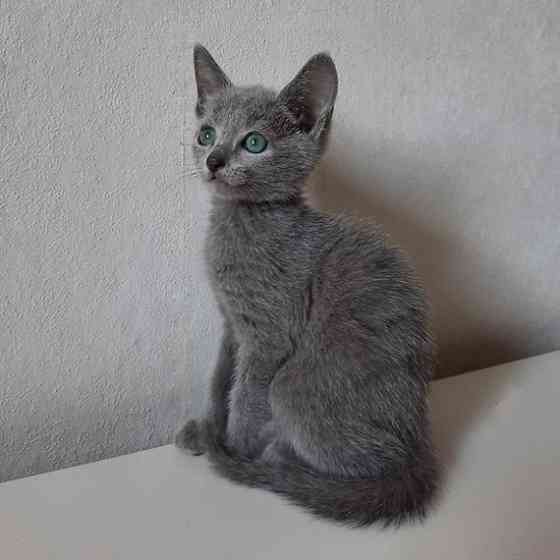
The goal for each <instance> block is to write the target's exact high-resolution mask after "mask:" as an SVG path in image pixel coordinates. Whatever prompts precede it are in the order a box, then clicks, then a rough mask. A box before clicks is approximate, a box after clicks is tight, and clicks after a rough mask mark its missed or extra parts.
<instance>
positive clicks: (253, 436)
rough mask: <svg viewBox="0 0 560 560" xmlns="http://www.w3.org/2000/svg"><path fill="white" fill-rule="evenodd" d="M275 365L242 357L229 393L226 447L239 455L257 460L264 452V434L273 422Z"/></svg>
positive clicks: (259, 359) (250, 357)
mask: <svg viewBox="0 0 560 560" xmlns="http://www.w3.org/2000/svg"><path fill="white" fill-rule="evenodd" d="M276 369H277V368H276V366H275V364H274V363H271V362H270V361H268V360H266V359H262V358H258V357H255V356H248V357H247V356H245V357H241V358H240V360H239V363H238V364H237V367H236V371H235V376H234V382H233V386H232V388H231V392H230V408H229V418H228V423H227V444H228V446H229V447H231V448H233V449H235V451H236V452H237V453H239V454H240V455H243V456H245V457H250V458H254V457H256V456H257V455H259V454H260V453H261V451H262V441H261V440H262V438H261V433H262V430H263V427H264V426H265V425H266V424H267V422H270V420H271V419H272V412H271V410H270V404H269V400H268V393H269V388H270V383H271V381H272V379H273V377H274V374H275V372H276Z"/></svg>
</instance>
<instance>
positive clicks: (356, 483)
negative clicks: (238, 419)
mask: <svg viewBox="0 0 560 560" xmlns="http://www.w3.org/2000/svg"><path fill="white" fill-rule="evenodd" d="M207 435H208V453H209V457H210V461H211V463H212V465H213V466H214V468H215V469H216V470H217V471H218V473H220V474H221V475H223V476H225V477H226V478H229V479H230V480H232V481H233V482H236V483H239V484H243V485H245V486H251V487H254V488H264V489H267V490H271V491H272V492H275V493H277V494H280V495H281V496H284V497H285V498H287V499H288V500H289V501H291V502H293V503H295V504H297V505H299V506H303V507H304V508H306V509H307V510H308V511H310V512H311V513H313V514H315V515H317V516H319V517H323V518H327V519H331V520H334V521H338V522H341V523H346V524H349V525H353V526H358V527H359V526H366V525H370V524H372V523H375V522H379V523H382V524H383V525H385V526H388V525H400V524H401V523H402V522H404V521H409V520H413V519H421V518H423V517H424V516H425V514H426V512H427V508H428V507H429V505H430V503H431V501H432V498H433V496H434V493H435V490H436V481H437V469H436V466H435V465H436V463H435V460H434V458H433V456H432V454H431V452H428V453H426V455H427V456H426V457H424V458H423V460H422V461H418V463H417V465H416V466H414V467H411V469H410V471H409V472H406V473H403V474H402V476H400V477H398V478H393V479H381V480H368V479H356V480H341V479H335V478H327V477H325V476H323V475H320V474H318V473H316V472H313V471H311V470H309V469H306V468H304V467H300V466H297V465H288V464H285V465H277V466H275V467H271V466H270V465H267V464H265V463H262V462H259V461H250V460H248V459H244V458H243V457H239V456H235V455H232V454H231V453H230V452H229V451H228V450H227V449H226V447H225V446H224V444H223V442H222V441H221V438H220V437H219V436H218V435H217V434H216V432H215V431H214V429H213V428H212V427H208V432H207Z"/></svg>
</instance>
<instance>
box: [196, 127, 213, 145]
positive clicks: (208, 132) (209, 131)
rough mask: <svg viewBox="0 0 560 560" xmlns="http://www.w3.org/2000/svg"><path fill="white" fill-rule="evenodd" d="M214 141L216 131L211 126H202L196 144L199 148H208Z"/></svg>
mask: <svg viewBox="0 0 560 560" xmlns="http://www.w3.org/2000/svg"><path fill="white" fill-rule="evenodd" d="M215 141H216V130H215V129H214V128H212V127H211V126H203V127H202V128H201V129H200V132H199V133H198V143H199V144H200V145H201V146H210V145H211V144H213V143H214V142H215Z"/></svg>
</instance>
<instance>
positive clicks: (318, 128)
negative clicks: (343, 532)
mask: <svg viewBox="0 0 560 560" xmlns="http://www.w3.org/2000/svg"><path fill="white" fill-rule="evenodd" d="M194 67H195V74H196V83H197V89H198V103H197V107H196V113H197V116H198V118H199V121H200V127H199V130H198V133H197V137H196V139H195V141H194V146H193V153H194V160H195V162H196V164H197V167H198V169H199V171H200V175H201V176H202V178H203V179H204V180H205V182H206V183H207V184H208V186H209V188H210V189H211V191H212V194H213V208H212V213H211V220H210V228H209V232H208V238H207V246H206V255H207V262H208V270H209V275H210V278H211V282H212V286H213V288H214V291H215V294H216V298H217V301H218V304H219V308H220V310H221V312H222V315H223V319H224V333H223V340H222V343H221V349H220V353H219V357H218V362H217V366H216V369H215V372H214V377H213V381H212V386H211V405H210V411H209V414H208V416H207V418H206V420H204V421H201V422H197V421H194V420H191V421H190V422H188V423H187V424H186V426H185V427H184V428H183V429H182V430H181V431H180V432H179V434H178V436H177V443H178V445H180V446H181V447H183V448H186V449H189V450H191V451H192V452H193V453H195V454H200V453H203V452H205V451H207V452H208V454H209V457H210V460H211V462H212V464H213V465H214V467H215V468H216V469H217V470H218V472H219V473H221V474H222V475H224V476H226V477H227V478H229V479H231V480H233V481H235V482H238V483H242V484H245V485H248V486H253V487H259V488H266V489H268V490H271V491H273V492H276V493H278V494H280V495H282V496H285V497H286V498H288V499H289V500H291V501H292V502H295V503H297V504H300V505H302V506H304V507H306V508H307V509H308V510H310V511H311V512H313V513H315V514H317V515H319V516H322V517H326V518H330V519H334V520H337V521H342V522H347V523H349V524H353V525H367V524H370V523H373V522H375V521H380V522H381V523H384V524H398V523H400V522H402V521H404V520H407V519H412V518H415V517H422V516H423V515H424V514H425V512H426V509H427V506H428V505H429V503H430V501H431V499H432V497H433V494H434V491H435V488H436V481H437V468H436V467H437V465H436V461H435V459H434V454H433V451H432V445H431V438H430V427H429V421H428V416H427V403H426V396H427V392H428V385H429V380H430V378H431V376H432V369H433V355H434V344H433V341H432V338H431V336H430V332H429V329H428V307H427V304H426V300H425V297H424V294H423V291H422V290H421V288H420V287H419V284H418V282H417V280H416V278H415V275H414V271H413V270H412V268H411V265H410V264H409V263H408V262H407V260H406V259H405V258H404V257H403V254H402V253H401V252H400V251H399V250H398V249H397V248H395V247H393V246H391V245H390V244H389V243H388V241H387V239H386V238H385V237H384V235H383V233H382V232H381V231H380V230H379V228H376V227H372V226H371V225H365V224H362V225H358V224H354V223H352V222H351V221H350V220H348V219H342V218H340V217H332V216H327V215H324V214H322V213H321V212H319V211H317V210H315V209H313V208H311V207H309V206H308V205H307V204H306V202H305V200H304V196H303V189H304V185H305V182H306V179H307V178H308V176H309V175H310V173H311V171H312V170H313V169H314V167H315V166H316V165H317V164H318V162H319V159H320V157H321V155H322V153H323V151H324V149H325V146H326V143H327V138H328V134H329V128H330V123H331V118H332V114H333V108H334V102H335V97H336V93H337V73H336V69H335V66H334V63H333V61H332V60H331V58H330V57H329V56H328V55H327V54H318V55H316V56H314V57H313V58H311V59H310V60H309V61H308V62H307V64H306V65H305V66H304V67H303V68H302V69H301V70H300V72H299V73H298V74H297V76H296V77H295V78H294V79H293V80H292V81H291V82H290V83H289V84H288V85H287V86H286V87H285V88H284V89H283V90H282V91H281V92H280V93H279V94H276V93H274V92H273V91H271V90H269V89H265V88H263V87H259V86H255V87H236V86H234V85H232V83H231V82H230V81H229V79H228V78H227V76H226V75H225V74H224V72H223V71H222V70H221V69H220V67H219V66H218V65H217V63H216V62H215V61H214V59H213V58H212V57H211V56H210V54H209V53H208V51H207V50H206V49H204V48H203V47H202V46H199V45H198V46H196V47H195V49H194Z"/></svg>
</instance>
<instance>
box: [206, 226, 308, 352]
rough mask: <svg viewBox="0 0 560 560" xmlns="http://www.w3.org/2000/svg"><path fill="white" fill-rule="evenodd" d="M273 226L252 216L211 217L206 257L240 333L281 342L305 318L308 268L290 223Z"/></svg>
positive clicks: (212, 278)
mask: <svg viewBox="0 0 560 560" xmlns="http://www.w3.org/2000/svg"><path fill="white" fill-rule="evenodd" d="M271 228H273V224H266V223H263V219H262V218H260V217H255V216H241V217H238V216H233V217H232V216H228V219H223V218H222V219H220V220H217V221H216V220H214V221H213V223H212V227H211V229H210V231H209V235H208V238H207V243H206V259H207V267H208V274H209V277H210V281H211V283H212V287H213V289H214V292H215V295H216V298H217V300H218V302H219V304H220V307H221V308H222V310H223V311H224V313H225V314H226V315H227V317H228V318H229V319H230V320H231V322H232V323H233V326H234V328H235V329H236V331H237V332H238V334H239V335H240V336H242V337H243V336H246V337H251V338H258V339H262V338H266V339H268V340H270V339H278V340H277V342H278V343H280V341H281V340H282V339H285V338H289V337H293V336H295V335H296V333H297V332H298V331H299V330H300V329H301V326H302V324H303V322H304V321H305V317H304V308H305V303H304V299H305V283H306V271H305V266H303V260H302V256H301V254H300V253H301V250H300V248H299V247H298V241H297V239H295V238H294V236H293V235H291V234H290V231H289V228H284V229H281V230H280V231H279V230H278V229H276V230H274V229H271ZM298 255H299V256H298Z"/></svg>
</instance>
